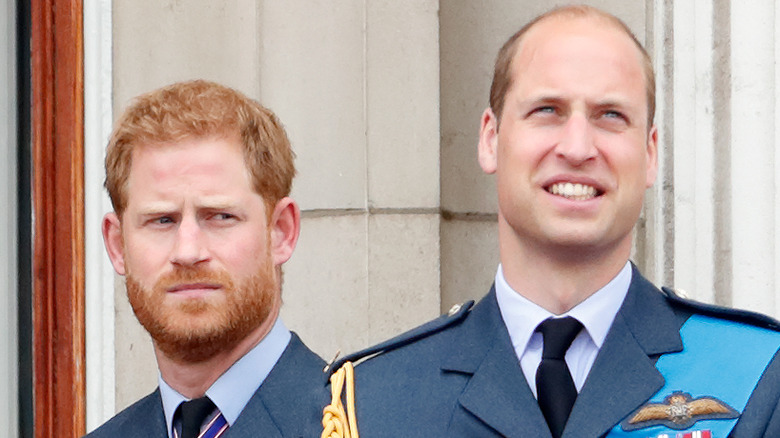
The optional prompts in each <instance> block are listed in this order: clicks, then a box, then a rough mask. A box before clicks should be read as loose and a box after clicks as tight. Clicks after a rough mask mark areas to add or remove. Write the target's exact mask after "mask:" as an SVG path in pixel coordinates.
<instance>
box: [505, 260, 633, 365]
mask: <svg viewBox="0 0 780 438" xmlns="http://www.w3.org/2000/svg"><path fill="white" fill-rule="evenodd" d="M631 276H632V269H631V263H630V262H628V261H627V262H626V264H625V266H623V269H621V270H620V272H619V273H618V274H617V275H616V276H615V277H614V278H613V279H612V280H611V281H610V282H609V283H607V284H606V285H605V286H604V287H602V288H601V289H599V290H598V291H596V292H595V293H594V294H593V295H591V296H590V297H588V298H587V299H586V300H585V301H583V302H581V303H580V304H578V305H577V306H575V307H574V308H573V309H571V310H569V311H568V312H566V313H564V314H562V315H554V314H553V313H551V312H550V311H548V310H547V309H544V308H543V307H541V306H539V305H538V304H536V303H534V302H532V301H531V300H529V299H527V298H526V297H524V296H523V295H522V292H519V291H515V290H514V289H512V287H511V286H509V283H507V281H506V278H504V271H503V268H502V267H501V265H500V264H499V265H498V272H497V273H496V281H495V285H496V286H495V288H496V301H498V307H499V309H500V311H501V317H502V318H503V320H504V324H505V325H506V328H507V330H508V332H509V336H510V338H511V339H512V346H513V347H514V348H515V351H525V349H526V347H527V346H528V342H529V341H530V339H531V336H532V335H533V334H534V330H536V326H538V325H539V323H541V322H542V321H544V320H545V319H547V318H550V317H563V316H571V317H574V318H576V319H577V320H578V321H580V322H581V323H582V325H583V326H584V327H585V330H586V332H587V333H588V335H589V336H590V338H591V340H592V341H593V343H594V344H595V345H596V347H597V348H599V349H600V348H601V345H602V344H603V343H604V338H606V336H607V332H608V331H609V328H610V327H611V326H612V321H613V320H614V319H615V315H617V312H618V310H619V309H620V306H621V304H622V303H623V300H624V299H625V297H626V293H627V292H628V286H629V285H630V284H631Z"/></svg>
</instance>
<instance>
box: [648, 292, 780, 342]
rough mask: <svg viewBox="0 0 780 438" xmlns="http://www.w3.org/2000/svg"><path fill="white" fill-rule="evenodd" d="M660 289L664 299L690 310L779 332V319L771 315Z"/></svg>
mask: <svg viewBox="0 0 780 438" xmlns="http://www.w3.org/2000/svg"><path fill="white" fill-rule="evenodd" d="M661 290H662V291H663V293H664V295H665V296H666V299H668V300H669V301H671V302H672V303H674V304H677V305H679V306H681V307H683V308H685V309H688V310H690V311H691V312H694V313H700V314H703V315H708V316H713V317H716V318H722V319H727V320H730V321H735V322H740V323H744V324H749V325H753V326H757V327H762V328H765V329H769V330H774V331H778V332H780V321H778V320H776V319H774V318H772V317H771V316H767V315H763V314H761V313H757V312H751V311H749V310H741V309H732V308H730V307H723V306H717V305H714V304H707V303H702V302H699V301H694V300H691V299H689V298H688V297H687V294H685V293H684V292H682V291H680V290H678V289H672V288H669V287H662V288H661Z"/></svg>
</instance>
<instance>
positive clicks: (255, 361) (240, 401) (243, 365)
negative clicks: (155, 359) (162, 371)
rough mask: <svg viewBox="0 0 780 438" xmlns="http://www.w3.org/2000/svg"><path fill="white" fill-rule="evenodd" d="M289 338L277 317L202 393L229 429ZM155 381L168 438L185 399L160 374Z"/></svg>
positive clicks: (170, 437) (289, 335)
mask: <svg viewBox="0 0 780 438" xmlns="http://www.w3.org/2000/svg"><path fill="white" fill-rule="evenodd" d="M291 337H292V335H291V334H290V331H289V330H287V327H285V325H284V323H283V322H282V320H281V318H277V319H276V322H275V323H274V326H273V327H272V328H271V331H270V332H268V334H267V335H265V337H264V338H263V339H262V340H261V341H260V342H259V343H258V344H257V345H255V347H254V348H252V349H251V350H249V352H248V353H247V354H245V355H244V357H242V358H241V359H239V360H238V361H237V362H236V363H234V364H233V365H232V366H231V367H230V368H228V370H227V371H225V373H224V374H222V375H221V376H220V377H219V378H218V379H217V381H216V382H214V384H213V385H211V387H210V388H209V389H208V390H206V395H207V396H208V397H209V398H210V399H211V401H212V402H214V404H215V405H216V406H217V408H218V409H219V411H220V412H221V413H222V416H224V417H225V420H227V423H228V425H230V426H232V425H233V423H235V422H236V419H237V418H238V416H239V414H241V411H243V410H244V406H246V404H247V403H248V402H249V399H250V398H252V395H254V393H255V391H257V388H259V387H260V385H261V384H262V383H263V381H264V380H265V378H266V377H268V374H269V373H270V372H271V369H272V368H273V367H274V365H276V362H277V361H278V360H279V358H280V357H281V356H282V353H283V352H284V349H285V348H287V344H289V343H290V339H291ZM158 381H159V384H160V396H161V397H162V404H163V412H164V413H165V424H166V425H167V426H168V437H169V438H172V437H173V414H174V413H175V412H176V408H178V407H179V405H180V404H181V403H182V402H185V401H187V400H189V399H188V398H186V397H184V396H183V395H181V394H179V392H178V391H176V390H175V389H173V388H171V387H170V386H168V384H167V383H165V380H163V378H162V375H160V376H159V377H158Z"/></svg>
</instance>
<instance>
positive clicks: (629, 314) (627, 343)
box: [563, 267, 685, 438]
mask: <svg viewBox="0 0 780 438" xmlns="http://www.w3.org/2000/svg"><path fill="white" fill-rule="evenodd" d="M632 275H633V277H632V281H631V285H630V286H629V290H628V294H627V295H626V299H625V301H624V302H623V305H622V306H621V308H620V310H619V311H618V314H617V316H616V317H615V321H614V322H613V323H612V327H611V328H610V330H609V333H608V334H607V338H606V339H605V341H604V344H603V345H602V347H601V351H600V352H599V354H598V356H597V357H596V361H595V362H594V364H593V368H591V371H590V374H589V375H588V378H587V380H586V381H585V385H584V386H583V388H582V391H580V394H579V396H578V397H577V401H576V402H575V404H574V407H573V409H572V413H571V416H570V417H569V421H568V423H567V424H566V430H565V431H564V434H563V436H564V438H568V437H575V436H576V437H582V436H592V437H596V436H602V435H603V434H605V433H606V432H607V431H608V430H610V429H611V428H613V427H614V426H615V425H616V424H618V423H619V422H620V421H621V420H622V419H623V418H625V417H626V416H627V415H628V414H629V413H631V412H632V411H634V410H635V409H636V408H638V407H639V406H640V405H641V404H642V403H644V402H645V401H647V400H648V399H649V398H650V397H652V396H653V395H654V394H655V393H656V392H657V391H658V390H659V389H660V388H661V387H662V386H663V384H664V378H663V376H661V374H660V373H659V372H658V370H656V368H655V360H656V359H657V358H658V356H659V355H661V354H664V353H669V352H674V351H681V350H682V340H681V339H680V334H679V329H680V326H681V325H682V323H683V322H684V320H685V318H684V317H681V316H678V315H675V313H674V312H673V311H672V310H671V308H670V307H669V305H668V304H667V302H666V299H665V298H664V297H663V295H662V294H661V292H660V291H659V290H658V289H656V288H655V286H653V285H652V284H650V282H648V281H647V280H646V279H645V278H644V277H642V275H641V274H640V273H639V271H638V270H637V269H636V267H634V269H633V274H632Z"/></svg>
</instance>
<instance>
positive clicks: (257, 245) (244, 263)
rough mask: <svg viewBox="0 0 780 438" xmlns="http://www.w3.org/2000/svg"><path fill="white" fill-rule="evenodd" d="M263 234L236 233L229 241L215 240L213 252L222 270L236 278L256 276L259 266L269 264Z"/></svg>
mask: <svg viewBox="0 0 780 438" xmlns="http://www.w3.org/2000/svg"><path fill="white" fill-rule="evenodd" d="M264 234H265V233H262V234H261V233H255V232H251V233H250V232H245V233H236V234H235V235H234V236H232V237H231V238H230V239H224V238H222V239H216V240H217V241H216V245H217V246H215V247H214V248H218V249H215V251H218V252H219V258H220V259H221V260H222V263H223V264H224V265H225V266H224V268H225V269H227V270H228V271H232V272H234V273H235V274H237V275H238V276H241V277H245V276H250V275H255V274H257V272H258V270H259V269H260V267H261V266H264V265H265V264H266V263H269V260H268V256H269V254H268V246H267V244H266V242H267V240H266V238H265V235H264Z"/></svg>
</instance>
